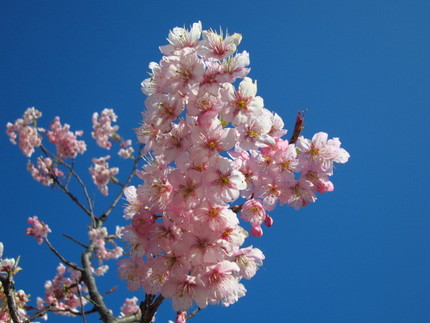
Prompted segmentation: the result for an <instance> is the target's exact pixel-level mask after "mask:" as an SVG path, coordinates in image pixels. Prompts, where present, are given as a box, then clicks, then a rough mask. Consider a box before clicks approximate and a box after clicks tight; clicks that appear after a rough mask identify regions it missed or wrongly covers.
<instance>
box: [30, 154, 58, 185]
mask: <svg viewBox="0 0 430 323" xmlns="http://www.w3.org/2000/svg"><path fill="white" fill-rule="evenodd" d="M27 170H28V171H29V172H30V174H31V176H32V177H33V179H34V180H36V181H38V182H39V183H41V184H42V185H45V186H51V185H52V184H53V183H54V178H55V177H62V176H63V175H64V173H63V172H62V171H61V170H59V169H58V168H57V167H56V165H55V163H54V162H53V160H52V159H51V158H49V157H46V158H42V157H39V158H38V159H37V163H36V166H34V165H33V164H32V163H31V162H30V161H28V162H27Z"/></svg>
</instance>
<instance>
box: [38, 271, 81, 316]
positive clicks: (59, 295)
mask: <svg viewBox="0 0 430 323" xmlns="http://www.w3.org/2000/svg"><path fill="white" fill-rule="evenodd" d="M68 270H69V275H68V274H67V272H66V267H65V266H64V265H63V264H59V265H58V267H57V274H56V275H55V277H54V279H53V280H48V281H46V282H45V299H42V298H40V297H38V298H37V308H38V310H40V311H43V310H44V309H45V308H46V307H48V306H49V307H50V309H51V311H55V312H56V313H58V314H61V315H66V316H74V315H75V314H74V313H77V314H79V308H80V307H82V306H84V305H85V304H86V303H87V298H86V297H84V296H85V295H84V293H86V292H87V290H86V287H85V285H84V284H82V283H80V281H81V273H80V272H79V271H77V270H74V269H72V268H69V269H68ZM46 318H47V317H46V315H45V319H46Z"/></svg>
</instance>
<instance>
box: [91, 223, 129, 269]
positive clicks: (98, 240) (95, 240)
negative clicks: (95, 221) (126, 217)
mask: <svg viewBox="0 0 430 323" xmlns="http://www.w3.org/2000/svg"><path fill="white" fill-rule="evenodd" d="M117 231H118V230H117ZM116 237H117V236H116V235H115V236H109V235H108V231H107V229H106V228H105V227H102V228H97V229H91V230H90V231H89V238H90V240H91V242H92V244H93V245H94V246H95V249H96V250H95V256H96V257H97V259H98V261H99V262H100V263H102V262H103V260H109V259H117V258H119V257H121V256H122V254H123V251H124V250H123V249H122V248H121V247H119V246H117V245H116V243H115V240H114V238H116ZM106 242H110V243H112V244H113V246H114V248H113V249H111V250H109V249H106ZM108 269H109V266H107V265H100V266H99V267H98V268H97V269H94V270H93V272H94V274H95V275H97V276H100V275H103V274H104V273H105V272H106V271H107V270H108Z"/></svg>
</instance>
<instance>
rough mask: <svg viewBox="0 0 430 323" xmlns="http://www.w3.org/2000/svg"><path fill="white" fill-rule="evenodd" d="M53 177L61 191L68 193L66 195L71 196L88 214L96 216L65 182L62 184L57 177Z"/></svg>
mask: <svg viewBox="0 0 430 323" xmlns="http://www.w3.org/2000/svg"><path fill="white" fill-rule="evenodd" d="M52 179H53V180H54V182H55V184H57V185H58V186H59V187H60V188H61V191H62V192H64V193H66V195H67V196H68V197H70V198H71V199H72V201H73V202H74V203H75V204H76V205H77V206H79V207H80V208H81V209H82V210H83V211H84V212H85V213H86V214H88V215H89V216H90V217H91V218H93V217H94V215H93V214H92V212H91V211H90V210H88V209H87V208H86V207H85V206H84V205H83V204H82V203H81V202H80V201H79V200H78V198H77V197H76V196H74V195H73V194H72V193H71V192H70V191H69V189H68V188H67V187H65V186H64V185H63V184H61V182H60V181H59V180H58V178H57V177H55V176H53V177H52Z"/></svg>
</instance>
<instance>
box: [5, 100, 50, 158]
mask: <svg viewBox="0 0 430 323" xmlns="http://www.w3.org/2000/svg"><path fill="white" fill-rule="evenodd" d="M41 116H42V113H41V112H40V111H39V110H37V109H35V108H33V107H32V108H28V109H27V110H26V111H25V112H24V115H23V119H21V118H20V119H17V120H16V121H15V123H13V124H12V123H10V122H8V123H7V125H6V134H7V135H8V136H9V140H10V142H11V143H12V144H14V145H16V139H17V138H18V146H19V148H20V149H21V151H22V152H23V153H24V155H25V156H27V157H31V155H32V154H33V153H34V151H35V147H39V146H40V145H41V143H42V136H41V134H40V132H43V131H44V129H42V128H37V119H38V118H40V117H41Z"/></svg>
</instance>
